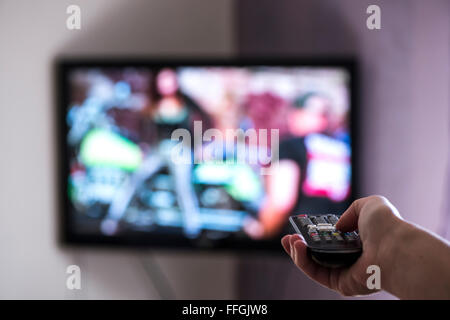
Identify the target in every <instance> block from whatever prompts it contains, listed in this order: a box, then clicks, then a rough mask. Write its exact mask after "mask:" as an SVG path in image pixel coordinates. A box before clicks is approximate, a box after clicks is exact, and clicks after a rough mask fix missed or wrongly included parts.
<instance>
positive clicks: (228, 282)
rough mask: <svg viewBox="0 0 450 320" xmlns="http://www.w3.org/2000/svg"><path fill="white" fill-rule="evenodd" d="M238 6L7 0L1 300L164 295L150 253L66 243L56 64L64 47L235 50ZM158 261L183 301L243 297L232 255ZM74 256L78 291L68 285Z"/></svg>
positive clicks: (0, 4)
mask: <svg viewBox="0 0 450 320" xmlns="http://www.w3.org/2000/svg"><path fill="white" fill-rule="evenodd" d="M69 4H78V5H80V7H81V15H82V29H81V30H80V31H69V30H67V29H66V27H65V21H66V18H67V15H66V12H65V11H66V7H67V6H68V5H69ZM232 10H233V8H232V1H231V0H225V1H224V0H222V1H202V0H187V1H185V0H179V1H175V0H152V1H138V0H122V1H119V0H96V1H88V0H76V1H75V0H74V1H66V0H65V1H59V0H58V1H57V0H55V1H49V0H41V1H24V0H6V1H5V0H3V1H0V48H1V49H0V298H57V299H64V298H88V299H90V298H97V299H103V298H113V299H115V298H137V299H140V298H158V297H159V296H158V294H157V293H156V291H155V290H154V287H153V286H152V283H151V282H150V281H149V279H148V278H147V277H146V275H145V272H144V270H143V268H142V264H141V262H140V257H141V256H143V255H145V253H142V252H141V253H138V252H125V251H119V252H118V251H113V252H110V251H106V250H76V251H75V250H63V249H60V248H58V247H57V242H56V229H57V225H56V222H55V221H56V216H57V214H58V213H57V212H56V211H57V209H56V195H57V194H58V193H59V192H60V191H59V190H57V187H56V184H55V179H56V178H55V175H56V172H55V165H56V147H55V145H54V141H55V139H54V134H55V130H54V123H53V112H54V107H55V106H54V103H53V97H54V92H53V88H52V86H51V81H52V77H51V63H52V60H53V58H54V57H55V56H56V55H58V54H99V55H100V54H109V55H112V54H127V53H129V54H157V55H164V54H171V53H172V54H174V53H176V54H207V55H213V54H214V55H229V54H231V53H232V52H233V37H232V30H233V28H232ZM156 260H157V261H158V262H159V263H160V265H161V266H162V268H163V269H164V271H165V272H166V274H167V275H168V276H169V277H170V280H171V285H172V286H173V287H174V288H175V291H176V298H192V299H197V298H212V299H215V298H233V297H234V292H235V288H234V281H233V279H234V259H233V258H232V257H230V256H226V255H217V256H214V257H212V258H211V257H209V256H208V257H207V256H204V255H194V256H192V255H187V254H176V253H174V254H157V255H156ZM73 263H76V264H79V265H80V267H81V269H82V279H83V282H82V286H83V289H82V290H81V292H77V293H74V292H71V291H68V290H66V288H65V280H66V274H65V269H66V266H67V265H69V264H73ZM212 271H215V272H214V274H213V272H212Z"/></svg>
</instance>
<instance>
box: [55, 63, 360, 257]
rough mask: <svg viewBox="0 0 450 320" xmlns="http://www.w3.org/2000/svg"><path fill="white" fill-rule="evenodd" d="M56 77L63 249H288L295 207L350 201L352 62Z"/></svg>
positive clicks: (131, 67)
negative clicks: (285, 237)
mask: <svg viewBox="0 0 450 320" xmlns="http://www.w3.org/2000/svg"><path fill="white" fill-rule="evenodd" d="M56 79H57V93H58V96H59V98H58V103H57V114H58V117H57V121H58V127H59V151H58V154H59V155H60V157H59V159H60V163H59V164H60V166H59V167H60V179H59V180H60V188H59V193H60V200H61V204H62V206H61V212H60V214H61V235H62V241H63V243H65V244H88V245H95V244H108V245H113V246H145V247H167V248H214V249H228V250H240V249H260V250H267V251H270V250H273V249H276V250H280V242H279V241H280V238H281V237H282V236H283V235H284V234H286V233H288V232H292V230H291V229H290V227H289V226H288V217H289V216H290V215H293V214H301V213H309V214H322V213H323V214H325V213H335V214H341V213H342V212H343V211H344V210H345V209H346V208H347V207H348V205H349V204H350V202H351V201H352V198H353V195H354V191H355V181H356V180H355V174H354V171H355V170H354V167H355V161H354V160H355V156H354V153H355V152H354V136H355V135H354V132H355V128H354V125H353V124H354V123H353V122H352V121H351V120H352V118H353V117H354V96H355V92H354V85H353V84H354V82H355V79H354V63H353V60H351V59H345V60H325V59H321V60H317V59H315V60H311V59H308V60H301V59H299V60H292V59H287V60H283V59H272V60H270V59H230V60H214V61H213V60H200V59H197V60H194V59H191V60H177V61H175V60H166V61H164V60H155V59H120V60H119V59H115V60H114V59H109V60H105V59H81V60H80V59H69V58H64V59H59V60H58V62H57V77H56ZM352 114H353V116H352Z"/></svg>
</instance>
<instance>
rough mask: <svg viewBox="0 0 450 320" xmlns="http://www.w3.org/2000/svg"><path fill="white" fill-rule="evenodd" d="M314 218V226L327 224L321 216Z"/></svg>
mask: <svg viewBox="0 0 450 320" xmlns="http://www.w3.org/2000/svg"><path fill="white" fill-rule="evenodd" d="M315 218H316V224H319V223H328V221H327V220H325V218H324V217H323V216H317V217H315Z"/></svg>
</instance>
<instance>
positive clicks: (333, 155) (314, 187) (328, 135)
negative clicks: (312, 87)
mask: <svg viewBox="0 0 450 320" xmlns="http://www.w3.org/2000/svg"><path fill="white" fill-rule="evenodd" d="M332 110H333V108H332V107H331V101H330V99H329V98H327V97H326V96H325V95H321V94H318V93H314V92H308V93H306V94H303V95H301V96H299V97H298V98H297V99H295V101H294V102H293V103H292V106H290V107H289V111H288V113H287V116H286V121H287V128H288V135H287V137H286V138H284V139H283V138H282V139H281V142H280V145H279V162H278V165H275V166H272V167H271V169H270V170H271V172H270V173H269V174H268V175H267V178H266V196H265V199H264V201H263V204H262V206H261V209H260V212H259V214H258V219H249V220H248V222H247V223H246V225H245V227H244V229H245V231H246V232H247V234H248V235H249V236H250V237H251V238H254V239H262V238H270V237H274V236H276V235H278V234H280V232H281V231H282V230H283V228H285V227H286V221H287V219H286V218H287V216H289V215H290V214H293V213H296V214H297V213H301V212H307V213H314V212H317V213H318V212H320V213H323V212H327V213H339V212H342V211H343V210H345V208H346V206H347V205H348V197H349V194H350V172H351V168H350V156H351V155H350V148H349V144H348V139H347V136H348V135H345V134H342V132H343V131H344V132H345V130H342V128H345V126H343V125H344V124H345V120H344V118H345V115H342V116H339V115H337V114H336V113H333V111H332Z"/></svg>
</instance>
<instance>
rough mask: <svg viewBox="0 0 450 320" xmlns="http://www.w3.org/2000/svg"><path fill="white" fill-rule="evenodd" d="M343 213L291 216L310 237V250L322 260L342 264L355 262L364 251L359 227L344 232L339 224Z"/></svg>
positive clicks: (297, 229) (330, 264)
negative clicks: (337, 224) (357, 230)
mask: <svg viewBox="0 0 450 320" xmlns="http://www.w3.org/2000/svg"><path fill="white" fill-rule="evenodd" d="M338 220H339V216H336V215H334V214H328V215H307V214H300V215H296V216H291V217H289V221H290V222H291V224H292V226H293V227H294V229H295V232H297V233H299V234H301V235H302V236H303V238H304V239H305V241H306V244H307V248H308V254H309V255H310V257H311V258H312V259H313V260H314V261H315V262H317V263H318V264H320V265H322V266H325V267H329V268H339V267H344V266H349V265H351V264H353V263H354V262H355V261H356V260H357V259H358V258H359V256H360V255H361V253H362V246H361V240H360V239H359V235H358V233H357V232H356V231H352V232H340V231H338V230H336V228H335V225H336V223H337V221H338Z"/></svg>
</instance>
